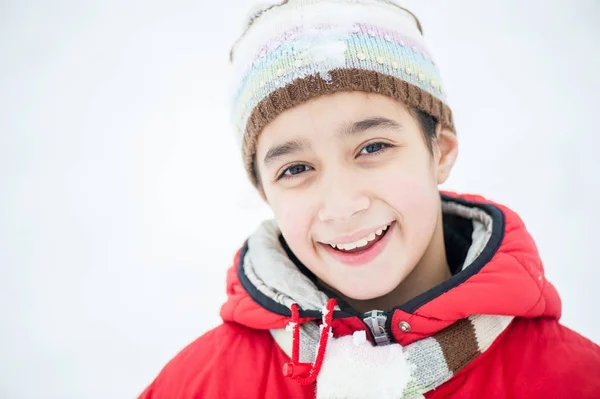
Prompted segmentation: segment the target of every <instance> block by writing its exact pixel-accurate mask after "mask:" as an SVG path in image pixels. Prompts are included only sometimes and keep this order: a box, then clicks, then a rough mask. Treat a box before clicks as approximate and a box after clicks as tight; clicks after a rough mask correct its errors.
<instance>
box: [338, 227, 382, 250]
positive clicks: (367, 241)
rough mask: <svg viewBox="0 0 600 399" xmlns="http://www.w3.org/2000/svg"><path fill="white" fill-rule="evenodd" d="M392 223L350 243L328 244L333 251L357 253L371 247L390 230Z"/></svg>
mask: <svg viewBox="0 0 600 399" xmlns="http://www.w3.org/2000/svg"><path fill="white" fill-rule="evenodd" d="M391 224H392V223H390V224H388V225H387V226H385V227H384V228H382V229H380V230H377V231H376V232H374V233H371V234H370V235H369V236H368V237H365V238H364V239H363V240H362V241H358V242H355V243H351V244H338V245H335V244H328V245H329V246H330V247H332V248H333V249H334V250H335V251H337V252H341V253H344V254H357V253H361V252H364V251H367V250H369V249H371V248H372V247H373V246H375V245H376V244H377V243H378V242H379V241H381V240H382V239H383V238H384V237H385V235H386V234H387V233H388V231H389V230H390V228H389V227H390V226H391Z"/></svg>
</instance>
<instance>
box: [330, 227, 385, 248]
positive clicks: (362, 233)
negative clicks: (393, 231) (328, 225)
mask: <svg viewBox="0 0 600 399" xmlns="http://www.w3.org/2000/svg"><path fill="white" fill-rule="evenodd" d="M392 223H393V222H388V223H384V224H381V225H379V226H377V227H371V228H367V229H362V230H359V231H357V232H356V233H352V234H346V235H342V236H337V237H335V238H333V239H331V240H327V241H322V242H323V243H324V244H329V245H332V244H336V245H337V244H349V243H352V242H356V241H358V240H360V239H361V238H364V237H367V236H368V235H369V234H371V233H375V232H376V231H377V230H379V229H383V228H384V227H385V226H389V225H390V224H392Z"/></svg>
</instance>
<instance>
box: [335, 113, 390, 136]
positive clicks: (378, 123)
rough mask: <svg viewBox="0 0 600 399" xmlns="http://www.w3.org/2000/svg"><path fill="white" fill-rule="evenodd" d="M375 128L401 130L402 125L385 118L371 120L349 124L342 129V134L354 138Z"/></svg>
mask: <svg viewBox="0 0 600 399" xmlns="http://www.w3.org/2000/svg"><path fill="white" fill-rule="evenodd" d="M374 128H391V129H398V130H401V129H402V124H400V123H399V122H396V121H394V120H391V119H388V118H383V117H377V118H369V119H363V120H361V121H356V122H353V123H351V124H349V125H348V126H346V127H345V128H344V129H342V131H341V134H342V135H343V136H354V135H357V134H360V133H363V132H365V131H367V130H369V129H374Z"/></svg>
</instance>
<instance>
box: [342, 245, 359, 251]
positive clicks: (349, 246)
mask: <svg viewBox="0 0 600 399" xmlns="http://www.w3.org/2000/svg"><path fill="white" fill-rule="evenodd" d="M356 247H357V245H356V243H350V244H342V249H345V250H346V251H350V250H351V249H354V248H356Z"/></svg>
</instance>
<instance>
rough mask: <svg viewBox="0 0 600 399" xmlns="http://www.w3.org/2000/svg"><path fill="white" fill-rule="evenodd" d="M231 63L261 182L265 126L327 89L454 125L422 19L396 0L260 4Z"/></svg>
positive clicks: (236, 102) (239, 118)
mask: <svg viewBox="0 0 600 399" xmlns="http://www.w3.org/2000/svg"><path fill="white" fill-rule="evenodd" d="M231 62H232V64H233V104H232V117H233V122H234V124H235V126H236V130H237V134H238V138H239V140H240V143H241V146H242V154H243V158H244V166H245V168H246V171H247V173H248V175H249V177H250V180H251V181H252V183H253V184H254V185H255V186H258V181H257V175H256V171H255V170H254V158H255V155H256V145H257V141H258V137H259V135H260V133H261V131H262V130H263V128H264V127H265V126H266V125H267V124H268V123H270V122H271V121H273V120H274V119H275V118H276V117H277V116H278V115H279V114H281V113H282V112H284V111H286V110H288V109H290V108H292V107H294V106H296V105H299V104H301V103H304V102H306V101H308V100H310V99H312V98H315V97H318V96H321V95H325V94H331V93H336V92H343V91H362V92H368V93H378V94H383V95H386V96H389V97H392V98H394V99H396V100H399V101H401V102H403V103H404V104H406V105H408V106H411V107H415V108H417V109H420V110H421V111H423V112H426V113H428V114H429V115H431V116H433V117H435V118H436V119H437V121H438V122H439V123H441V124H442V125H443V126H445V127H446V128H448V129H450V130H452V131H454V123H453V120H452V112H451V110H450V108H449V106H448V105H447V101H446V95H445V92H444V89H443V86H442V79H441V77H440V73H439V71H438V68H437V66H436V64H435V63H434V61H433V59H432V57H431V54H430V53H429V51H428V49H427V46H426V44H425V41H424V39H423V31H422V28H421V25H420V23H419V21H418V19H417V18H416V17H415V16H414V14H412V13H411V12H410V11H408V10H407V9H405V8H403V7H401V6H399V5H397V4H395V3H394V2H392V1H389V0H287V1H284V2H281V3H278V4H272V5H269V6H262V7H259V8H258V11H255V12H253V13H252V14H251V16H250V18H249V19H248V22H247V25H246V29H245V31H244V33H243V34H242V36H241V37H240V38H239V39H238V41H237V42H236V43H235V44H234V46H233V48H232V50H231Z"/></svg>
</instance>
